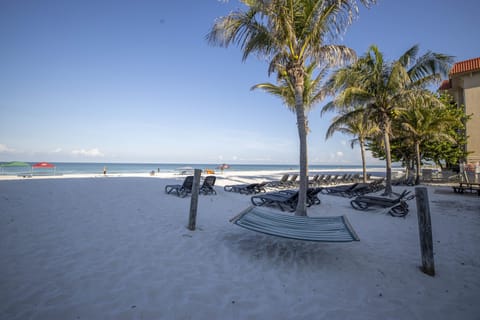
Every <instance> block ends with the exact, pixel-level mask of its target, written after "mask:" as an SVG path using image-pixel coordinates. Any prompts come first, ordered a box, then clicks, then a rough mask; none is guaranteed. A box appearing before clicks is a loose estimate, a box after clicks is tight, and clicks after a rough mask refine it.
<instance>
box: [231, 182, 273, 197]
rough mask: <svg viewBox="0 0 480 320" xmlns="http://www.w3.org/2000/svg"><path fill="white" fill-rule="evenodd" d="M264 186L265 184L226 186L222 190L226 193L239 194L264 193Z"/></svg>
mask: <svg viewBox="0 0 480 320" xmlns="http://www.w3.org/2000/svg"><path fill="white" fill-rule="evenodd" d="M266 185H267V182H261V183H248V184H237V185H227V186H225V187H223V190H225V191H227V192H238V193H241V194H252V193H260V192H266V190H265V186H266Z"/></svg>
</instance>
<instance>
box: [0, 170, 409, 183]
mask: <svg viewBox="0 0 480 320" xmlns="http://www.w3.org/2000/svg"><path fill="white" fill-rule="evenodd" d="M382 169H383V171H382ZM202 170H203V169H202ZM384 170H385V169H384V168H381V167H378V168H377V167H375V168H370V169H367V173H369V174H372V175H373V176H375V177H384V176H385V172H384ZM404 172H405V170H404V169H401V168H394V169H392V177H395V176H396V175H401V174H402V173H404ZM286 173H288V174H293V173H298V170H296V169H286V170H230V169H228V170H224V171H223V172H221V171H219V170H215V171H214V173H213V174H211V175H215V176H217V177H223V178H229V177H231V176H241V177H244V176H266V177H274V178H278V176H280V175H282V174H286ZM344 173H362V169H361V168H360V169H358V168H337V169H313V170H310V171H309V176H312V175H314V174H344ZM202 175H207V174H205V173H203V172H202ZM186 176H187V174H179V173H178V172H173V171H160V172H156V171H154V174H152V173H151V172H145V173H141V172H130V173H129V172H111V173H109V172H107V174H103V173H101V172H99V173H65V174H64V173H58V174H55V175H54V174H43V173H42V174H35V173H33V174H32V173H20V174H16V173H15V174H0V181H2V180H28V179H70V178H74V179H76V178H114V177H143V178H146V177H149V178H164V179H171V178H180V177H186Z"/></svg>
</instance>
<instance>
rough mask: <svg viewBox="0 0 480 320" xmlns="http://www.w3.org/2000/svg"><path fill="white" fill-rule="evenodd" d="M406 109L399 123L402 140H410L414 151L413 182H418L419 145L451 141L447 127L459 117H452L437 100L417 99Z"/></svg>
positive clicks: (456, 123)
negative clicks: (414, 174)
mask: <svg viewBox="0 0 480 320" xmlns="http://www.w3.org/2000/svg"><path fill="white" fill-rule="evenodd" d="M415 102H416V103H414V104H412V105H411V106H410V107H409V108H408V109H407V110H405V111H404V112H402V113H401V114H400V116H399V119H398V121H399V124H400V127H401V129H402V131H403V132H402V133H401V134H402V137H404V139H403V141H412V147H413V149H414V151H415V153H414V154H415V169H416V178H415V184H419V183H420V168H421V165H422V162H421V161H422V157H421V150H420V148H421V146H422V144H423V143H425V142H427V141H429V142H432V141H439V140H446V141H453V142H454V139H453V137H452V136H450V135H449V133H448V132H449V131H448V129H449V128H450V127H452V126H455V125H458V122H459V121H461V120H460V119H457V118H453V117H452V116H451V114H449V113H448V112H445V108H444V105H443V104H442V103H438V101H437V100H433V101H424V100H423V99H417V100H416V101H415Z"/></svg>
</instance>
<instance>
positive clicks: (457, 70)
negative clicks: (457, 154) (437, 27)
mask: <svg viewBox="0 0 480 320" xmlns="http://www.w3.org/2000/svg"><path fill="white" fill-rule="evenodd" d="M439 90H442V91H447V92H448V93H449V94H450V95H452V96H453V99H454V100H455V102H456V103H457V105H459V106H460V105H463V106H464V107H465V113H466V114H467V115H472V118H471V119H470V120H469V121H468V122H467V127H466V135H467V137H468V139H467V145H466V146H465V148H466V151H467V152H470V154H469V155H468V157H467V159H466V160H467V163H477V162H478V161H480V57H479V58H474V59H470V60H465V61H460V62H457V63H455V64H454V65H453V67H452V70H450V74H449V79H448V80H444V81H443V83H442V85H441V86H440V89H439Z"/></svg>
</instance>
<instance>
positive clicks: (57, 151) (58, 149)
mask: <svg viewBox="0 0 480 320" xmlns="http://www.w3.org/2000/svg"><path fill="white" fill-rule="evenodd" d="M62 151H63V150H62V148H56V149H55V150H52V151H51V153H60V152H62Z"/></svg>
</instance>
